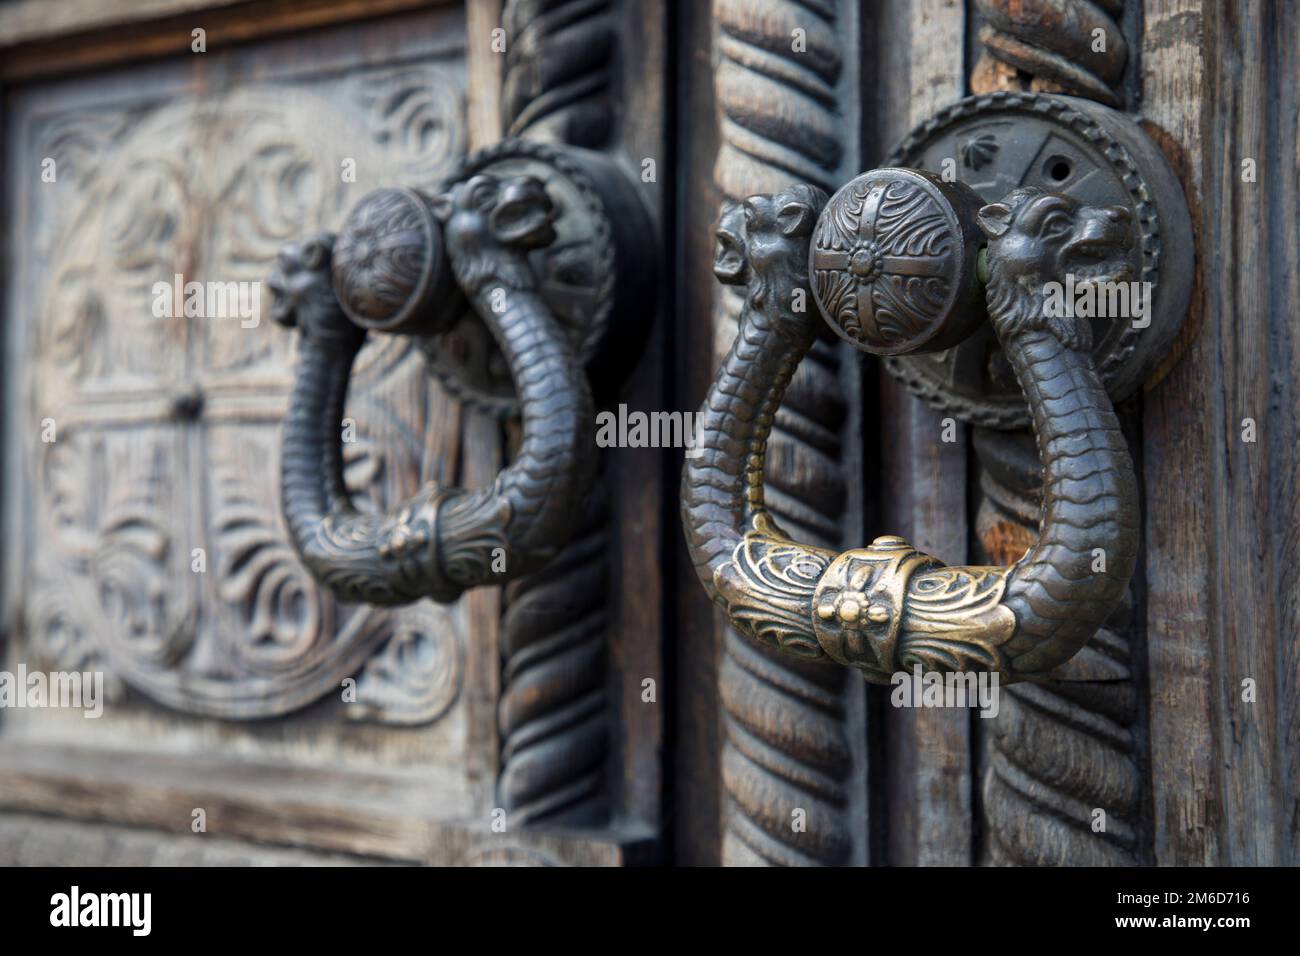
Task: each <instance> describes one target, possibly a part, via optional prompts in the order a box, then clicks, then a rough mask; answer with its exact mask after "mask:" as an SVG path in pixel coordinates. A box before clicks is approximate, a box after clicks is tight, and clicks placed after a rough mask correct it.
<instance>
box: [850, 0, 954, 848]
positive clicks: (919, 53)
mask: <svg viewBox="0 0 1300 956" xmlns="http://www.w3.org/2000/svg"><path fill="white" fill-rule="evenodd" d="M876 24H877V29H878V31H879V32H877V33H876V35H875V41H874V42H875V48H876V49H877V50H878V51H879V54H880V56H879V59H878V65H877V77H876V84H877V87H878V89H879V90H880V95H879V100H878V103H879V114H878V116H877V119H876V126H875V143H876V149H875V153H874V155H872V156H871V157H870V159H871V160H874V161H879V159H880V158H882V157H883V156H884V155H886V154H888V153H889V151H890V150H891V149H892V145H893V143H894V142H896V141H897V140H898V139H899V138H901V137H902V136H903V134H905V133H906V132H907V131H908V130H909V129H911V128H912V127H913V126H914V125H916V124H917V123H919V122H921V121H922V120H924V119H926V118H927V117H928V116H929V115H930V114H931V113H933V112H934V111H935V110H937V109H939V108H940V107H943V106H946V105H948V104H949V103H951V102H952V101H953V100H955V99H957V98H959V97H960V96H961V95H962V93H963V91H964V89H965V73H964V69H963V60H962V56H961V51H962V50H963V49H964V47H965V30H966V17H965V11H964V7H963V4H961V3H960V2H956V0H890V2H888V3H886V4H885V5H884V8H883V9H882V10H881V11H880V12H879V13H878V15H877V17H876ZM869 35H870V34H869ZM879 381H880V385H879V402H880V408H879V414H878V417H879V419H880V420H881V421H882V422H887V423H889V424H888V425H887V426H886V427H884V428H882V431H881V434H880V435H879V436H878V437H877V439H876V448H875V449H874V451H875V453H876V456H875V460H876V461H877V462H878V467H879V468H880V469H881V475H882V478H881V481H882V489H883V493H882V495H881V497H880V501H881V507H880V509H879V511H878V512H877V513H876V514H871V515H869V520H870V521H871V526H870V527H869V529H868V535H867V539H866V540H870V538H871V537H872V536H873V535H876V534H900V535H903V536H905V537H907V538H908V540H909V541H911V542H912V543H913V544H914V545H915V546H916V547H917V548H919V549H920V550H922V551H926V552H928V553H930V554H933V555H935V556H936V557H938V558H939V559H940V560H942V561H945V562H947V563H948V564H957V565H960V564H965V563H966V559H967V541H968V530H969V529H968V522H967V517H966V474H967V464H966V462H967V448H966V428H965V426H964V425H961V424H960V423H958V424H957V426H956V439H957V440H956V441H954V442H951V443H949V442H944V441H943V431H944V427H943V416H942V415H941V414H940V413H939V412H936V411H935V410H933V409H931V408H930V407H929V406H927V405H925V404H924V403H922V402H921V401H920V400H918V399H916V398H914V397H913V396H912V395H910V394H908V392H907V390H906V389H905V388H904V387H903V386H902V385H901V384H900V383H899V382H898V381H896V380H895V379H894V378H892V377H891V376H889V375H887V374H884V373H883V372H882V373H881V374H880V379H879ZM868 417H877V416H870V415H869V416H868ZM868 461H870V459H868ZM872 693H873V694H876V695H878V696H879V698H880V701H881V703H880V704H879V705H878V708H879V712H880V713H881V714H882V715H883V718H884V720H885V724H886V726H885V730H884V740H885V746H886V759H885V765H886V767H887V768H888V769H887V771H886V774H887V775H886V776H885V777H884V779H883V781H882V783H883V790H884V797H885V804H884V805H883V806H877V807H876V808H875V810H874V812H875V813H876V814H878V815H881V816H882V817H883V819H884V822H883V825H884V826H885V827H886V828H887V829H886V833H887V836H888V844H887V846H886V847H884V848H882V850H883V853H882V854H881V855H880V857H879V858H880V860H881V861H882V862H889V863H892V864H898V865H929V864H939V865H950V866H951V865H965V864H968V863H970V862H971V852H972V835H971V834H972V822H973V809H972V799H973V782H972V769H971V740H970V715H969V713H967V712H966V711H964V710H943V709H939V710H922V709H915V710H899V709H895V708H893V707H890V706H889V704H888V700H887V698H888V692H887V690H885V689H881V690H874V689H873V691H872Z"/></svg>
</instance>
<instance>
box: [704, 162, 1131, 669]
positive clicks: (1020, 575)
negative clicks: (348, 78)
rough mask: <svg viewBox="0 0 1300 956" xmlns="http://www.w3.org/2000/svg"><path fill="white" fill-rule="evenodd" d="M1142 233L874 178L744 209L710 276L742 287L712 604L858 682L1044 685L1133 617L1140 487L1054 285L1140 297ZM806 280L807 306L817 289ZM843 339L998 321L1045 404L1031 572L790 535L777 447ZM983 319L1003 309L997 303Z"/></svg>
mask: <svg viewBox="0 0 1300 956" xmlns="http://www.w3.org/2000/svg"><path fill="white" fill-rule="evenodd" d="M1131 232H1132V230H1131V223H1130V216H1129V212H1128V210H1127V209H1125V208H1123V207H1119V206H1113V207H1112V206H1106V207H1089V206H1085V205H1082V204H1081V203H1079V202H1078V201H1077V200H1075V199H1072V198H1070V197H1069V196H1066V195H1062V194H1057V193H1051V192H1045V191H1043V190H1039V189H1019V190H1016V191H1015V192H1013V193H1011V194H1010V195H1009V196H1007V197H1006V198H1005V199H1004V200H1003V201H1002V202H998V203H990V204H987V205H986V204H984V203H983V202H982V201H981V200H980V198H979V197H978V196H977V195H976V194H975V193H974V192H973V191H972V190H971V189H969V188H968V187H966V186H965V185H963V184H961V183H956V182H945V181H943V180H941V179H940V178H938V177H936V176H933V175H931V174H929V173H925V172H921V171H919V170H911V169H899V168H892V169H878V170H873V171H871V172H869V173H865V174H863V175H862V176H859V177H858V178H857V179H854V180H853V181H852V182H850V183H848V184H847V185H846V186H844V187H843V188H842V189H841V190H839V191H838V192H837V193H836V194H835V196H834V197H833V198H832V199H830V200H829V202H827V200H826V197H825V194H824V193H822V192H821V191H820V190H818V189H815V188H813V187H810V186H793V187H791V188H790V189H788V190H787V191H785V192H783V193H779V194H775V195H765V196H754V197H751V198H750V199H748V200H746V201H745V202H744V203H743V204H739V205H735V206H730V207H728V208H727V209H726V210H725V211H724V212H723V215H722V218H721V221H720V225H719V228H718V252H717V261H716V264H715V272H716V273H717V275H718V277H719V278H720V280H721V281H723V282H728V283H733V284H738V285H744V286H746V288H747V293H748V294H747V298H746V307H745V310H744V312H743V314H742V317H741V323H740V331H739V334H738V335H737V338H736V342H735V344H734V346H733V347H732V350H731V353H730V354H729V355H728V357H727V359H726V361H725V363H724V365H723V367H722V369H721V371H720V372H719V373H718V376H717V379H716V381H715V383H714V385H713V387H712V389H711V390H710V392H709V396H708V399H707V400H706V402H705V405H704V408H703V411H702V415H703V421H704V425H703V435H702V440H701V443H702V444H703V446H704V451H703V453H702V454H700V455H699V456H698V457H696V458H694V459H688V461H687V464H686V469H685V473H684V475H683V489H682V502H683V503H682V516H683V521H684V524H685V527H686V534H687V539H688V544H689V546H690V550H691V553H692V556H693V558H694V561H695V564H696V569H697V571H698V573H699V575H700V579H701V581H702V582H703V583H704V586H705V588H706V590H708V591H709V593H710V595H711V596H712V597H713V598H714V600H715V601H716V602H717V603H718V604H720V605H721V606H722V607H723V608H724V609H725V610H726V611H727V613H728V615H729V616H730V619H731V622H732V624H733V625H734V626H735V627H736V628H737V629H739V630H740V631H742V632H743V633H746V634H748V635H749V636H751V637H752V638H754V639H756V640H758V641H761V642H763V643H767V644H771V645H774V646H776V647H779V648H782V649H784V650H786V651H788V652H790V653H792V654H796V655H799V656H802V657H809V658H824V659H830V660H833V661H837V662H839V663H841V664H847V665H851V666H854V667H858V668H861V669H862V671H863V672H864V675H865V676H866V677H867V678H868V679H869V680H874V681H880V682H886V681H888V680H889V678H890V675H891V674H893V673H894V672H895V671H897V670H899V669H909V670H910V669H911V668H912V667H913V666H914V665H918V664H919V665H920V666H922V667H923V668H924V669H926V670H943V671H947V670H993V671H998V672H1000V674H1001V675H1002V677H1003V679H1004V680H1018V679H1023V678H1025V677H1029V676H1033V675H1036V674H1037V675H1041V674H1043V673H1044V672H1046V671H1049V670H1051V669H1052V668H1053V667H1055V666H1056V665H1058V664H1060V663H1062V662H1063V661H1065V660H1067V659H1068V658H1070V657H1071V656H1073V655H1074V654H1075V653H1076V652H1077V651H1078V650H1079V649H1080V648H1081V647H1082V646H1083V644H1084V643H1085V642H1086V641H1087V640H1088V639H1089V637H1091V636H1092V634H1093V633H1094V632H1095V631H1096V629H1097V628H1098V627H1099V626H1100V625H1101V624H1102V623H1103V621H1104V620H1105V619H1106V618H1107V617H1108V616H1109V615H1110V614H1111V612H1112V611H1113V610H1114V609H1115V606H1116V605H1117V603H1118V602H1119V601H1120V600H1121V599H1122V598H1123V596H1124V593H1125V591H1126V589H1127V586H1128V582H1129V578H1130V577H1131V575H1132V573H1133V568H1134V565H1135V563H1136V556H1137V544H1138V521H1139V514H1138V497H1137V482H1136V478H1135V476H1134V473H1133V465H1132V462H1131V461H1130V458H1129V454H1128V450H1127V446H1126V444H1125V441H1124V438H1123V436H1122V434H1121V433H1120V428H1119V423H1118V421H1117V420H1116V417H1115V413H1114V410H1113V408H1112V407H1111V401H1110V399H1109V398H1108V397H1107V394H1106V391H1105V389H1104V388H1103V387H1102V385H1101V383H1100V381H1099V379H1098V377H1097V373H1096V370H1095V368H1094V367H1093V360H1092V358H1091V356H1090V353H1089V342H1090V335H1089V326H1088V324H1087V323H1086V322H1085V321H1082V320H1079V319H1075V318H1066V317H1056V316H1055V315H1054V310H1052V309H1048V308H1046V307H1045V301H1044V286H1045V284H1046V283H1048V282H1051V281H1053V280H1062V279H1063V278H1064V274H1065V273H1070V274H1072V276H1073V280H1074V281H1075V282H1076V283H1089V282H1091V283H1104V282H1119V281H1122V280H1125V279H1127V278H1130V275H1129V272H1130V267H1129V257H1128V255H1127V252H1126V249H1127V248H1128V246H1129V244H1130V243H1131V241H1132V237H1131ZM810 278H811V290H809V288H808V284H809V279H810ZM809 291H811V293H812V296H813V298H814V299H815V300H816V302H817V306H818V309H820V311H821V313H822V315H823V316H824V317H825V319H826V321H827V322H828V323H829V324H830V325H831V327H832V328H833V329H835V330H836V332H838V333H839V334H840V335H841V336H843V337H844V338H846V339H848V340H849V341H850V342H852V343H853V344H855V345H856V346H857V347H859V348H861V349H863V350H865V351H871V352H875V353H877V354H891V355H898V354H905V353H908V352H917V351H930V350H935V349H942V348H947V347H949V346H950V345H952V344H954V343H955V342H957V341H960V340H961V339H962V338H964V337H965V336H966V335H968V334H970V333H971V332H972V331H973V330H974V329H975V328H976V327H978V326H979V324H980V323H982V322H983V321H984V320H985V318H987V319H988V320H990V321H991V322H992V325H993V328H994V330H995V331H996V333H997V335H998V338H999V339H1000V341H1001V343H1002V346H1003V350H1004V352H1005V353H1006V355H1007V357H1008V359H1009V361H1010V362H1011V365H1012V368H1013V370H1014V372H1015V375H1016V377H1017V379H1018V381H1019V383H1020V386H1021V388H1022V390H1023V392H1024V395H1025V399H1026V401H1027V402H1028V405H1029V408H1030V411H1031V415H1032V420H1033V426H1034V432H1035V435H1036V437H1037V441H1038V449H1039V455H1040V458H1041V460H1042V467H1043V509H1042V516H1041V519H1040V522H1039V534H1038V540H1037V542H1036V543H1035V544H1034V545H1033V547H1031V548H1030V549H1029V550H1028V552H1026V554H1025V555H1024V557H1022V558H1021V559H1020V560H1019V561H1018V562H1016V564H1014V565H1013V566H1011V567H1010V568H1000V567H954V568H949V567H945V566H944V565H943V564H942V563H941V562H939V561H937V560H936V559H934V558H932V557H930V556H929V555H926V554H923V553H921V552H918V551H917V550H916V549H914V548H913V547H911V546H910V545H909V544H908V543H907V542H905V541H904V540H902V539H901V538H897V537H892V536H888V537H880V538H877V539H876V540H875V541H874V542H872V544H871V545H869V546H868V547H866V548H861V549H855V550H851V551H846V552H844V553H842V554H836V553H835V552H833V551H828V550H824V549H821V548H814V547H809V546H805V545H801V544H799V543H798V542H795V541H792V540H790V539H789V537H787V536H786V535H785V534H784V533H783V532H782V531H781V530H780V529H779V528H777V527H776V525H775V524H774V523H773V521H772V519H771V518H770V516H769V515H768V513H767V511H766V509H765V507H764V503H763V472H764V450H765V442H766V439H767V437H768V434H769V432H770V430H771V427H772V421H773V418H774V416H775V414H776V411H777V409H778V408H779V406H780V404H781V399H782V396H783V394H784V391H785V388H786V386H787V385H788V384H789V382H790V378H791V376H792V375H793V373H794V370H795V368H796V366H797V365H798V363H799V361H800V360H801V359H802V358H803V356H804V354H805V353H806V352H807V350H808V349H809V347H810V346H811V344H812V341H813V338H814V336H815V335H816V332H817V326H818V322H819V321H820V319H819V317H818V315H817V309H813V308H811V307H809V308H805V309H802V310H801V309H799V308H798V304H799V303H801V302H803V301H806V299H807V297H808V293H809ZM981 299H983V300H985V302H986V304H987V312H985V310H984V308H983V307H982V306H981V301H980V300H981Z"/></svg>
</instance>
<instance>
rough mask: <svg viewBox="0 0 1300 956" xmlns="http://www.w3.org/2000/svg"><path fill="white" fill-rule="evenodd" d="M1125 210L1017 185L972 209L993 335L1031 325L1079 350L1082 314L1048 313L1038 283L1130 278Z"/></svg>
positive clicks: (1084, 331) (1084, 339)
mask: <svg viewBox="0 0 1300 956" xmlns="http://www.w3.org/2000/svg"><path fill="white" fill-rule="evenodd" d="M1132 219H1133V217H1132V214H1131V213H1130V212H1129V210H1128V209H1126V208H1125V207H1123V206H1085V205H1083V204H1082V203H1080V202H1079V201H1078V200H1076V199H1072V198H1071V197H1069V196H1065V195H1061V194H1060V193H1049V192H1045V191H1043V190H1041V189H1034V188H1024V189H1017V190H1016V191H1015V192H1013V193H1011V194H1010V195H1008V196H1007V197H1006V198H1005V199H1003V200H1002V201H1001V202H995V203H989V204H988V205H987V206H984V207H983V208H982V209H980V211H979V225H980V228H981V229H982V230H983V231H984V234H985V235H986V236H987V237H988V240H989V244H988V252H987V256H988V269H989V284H988V304H989V315H990V318H991V319H992V321H993V324H994V327H995V328H996V329H997V331H998V334H999V335H1006V334H1009V333H1013V332H1017V331H1024V330H1028V329H1038V330H1041V331H1047V332H1050V333H1051V334H1052V335H1054V336H1056V337H1057V338H1058V339H1060V341H1061V342H1062V343H1063V344H1064V345H1066V346H1067V347H1068V348H1072V349H1076V350H1086V349H1087V348H1089V347H1090V344H1091V337H1092V336H1091V329H1090V327H1089V325H1088V322H1087V320H1086V319H1078V318H1073V317H1065V316H1048V315H1047V314H1046V310H1045V309H1044V307H1043V306H1044V298H1045V295H1046V293H1045V290H1044V286H1045V285H1046V283H1049V282H1063V281H1064V280H1065V277H1066V276H1067V275H1073V276H1074V282H1075V289H1076V290H1078V289H1081V288H1082V287H1084V286H1085V285H1087V284H1088V283H1096V284H1098V285H1101V284H1106V283H1112V282H1126V281H1128V280H1129V279H1131V278H1132V276H1133V268H1132V265H1131V263H1130V260H1129V255H1128V250H1129V249H1130V247H1131V246H1132V242H1133V231H1132Z"/></svg>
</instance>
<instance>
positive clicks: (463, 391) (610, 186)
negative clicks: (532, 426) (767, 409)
mask: <svg viewBox="0 0 1300 956" xmlns="http://www.w3.org/2000/svg"><path fill="white" fill-rule="evenodd" d="M484 172H486V173H491V174H493V175H496V176H499V177H508V176H525V175H527V176H534V177H536V178H537V179H538V180H540V181H541V182H542V183H543V184H544V186H545V188H546V192H547V195H548V196H549V197H550V199H551V201H552V202H553V203H554V204H555V208H556V211H557V213H558V215H557V217H556V220H555V223H554V226H555V231H556V239H555V241H554V242H553V243H551V244H550V245H549V246H547V247H546V248H544V249H538V250H535V251H534V252H533V253H532V256H531V264H532V266H533V269H534V271H535V272H536V274H537V276H538V278H539V281H540V291H541V294H542V298H543V299H544V300H545V302H546V304H547V306H548V307H549V308H550V309H551V311H552V313H553V314H554V315H555V318H556V320H557V321H558V322H559V323H560V324H561V325H562V326H563V328H564V329H565V330H566V331H567V332H568V334H569V335H570V337H571V341H572V342H573V346H574V349H575V351H576V353H577V358H578V361H579V362H580V363H581V364H582V365H584V366H585V367H586V368H587V370H588V373H589V375H590V376H591V380H592V388H593V392H594V393H595V394H596V395H597V396H599V395H600V394H601V393H602V390H603V386H604V384H605V383H606V382H617V381H621V380H622V378H623V376H624V374H625V372H626V366H627V365H628V363H629V362H630V361H632V360H633V359H634V357H635V355H636V354H639V351H640V344H641V342H642V340H643V339H644V335H645V331H646V328H645V326H646V322H645V321H644V320H646V319H648V318H649V316H650V315H651V314H652V313H651V303H652V300H653V276H654V273H655V263H654V262H653V261H647V262H629V261H624V259H626V258H627V256H628V251H629V250H644V254H645V255H647V256H651V257H653V255H654V253H653V250H654V249H655V248H656V244H655V242H654V241H652V239H651V238H650V237H651V232H652V226H651V223H650V219H649V214H648V212H647V210H646V208H645V207H644V205H642V202H641V199H640V197H639V196H637V195H636V194H635V186H634V185H633V184H632V182H631V180H630V179H629V178H628V177H627V175H626V174H625V173H623V171H622V170H621V169H619V168H618V167H617V166H616V165H615V164H614V163H613V162H612V161H611V160H610V159H608V158H607V157H605V156H603V155H601V154H599V153H593V152H589V151H587V150H581V149H575V148H572V147H564V148H562V149H561V148H557V147H554V146H549V145H546V144H543V143H536V142H532V141H529V140H504V141H502V142H501V143H498V144H496V145H494V146H490V147H488V148H486V149H483V150H480V151H479V152H477V153H475V154H474V155H472V156H470V157H469V158H468V159H467V160H466V161H465V163H464V165H463V166H462V167H461V169H460V170H459V171H458V172H457V173H456V175H455V176H454V177H452V181H453V182H456V181H463V180H465V179H468V178H469V177H470V176H473V175H476V174H478V173H484ZM615 317H617V320H618V322H619V323H620V324H619V328H618V330H617V333H616V334H615V332H614V330H612V329H611V327H610V326H611V323H612V321H613V320H614V318H615ZM420 345H421V348H422V349H423V351H424V353H425V355H426V357H427V359H428V363H429V371H430V373H431V374H432V375H434V376H435V377H436V378H438V379H439V380H440V381H441V382H442V383H443V385H444V386H445V387H446V388H447V390H448V391H449V392H451V393H452V394H453V395H455V396H456V397H458V398H460V399H462V400H463V401H466V402H468V403H470V404H472V405H474V406H476V407H478V408H480V409H483V410H485V411H488V412H490V413H492V414H495V415H499V416H501V417H503V418H506V417H511V416H514V415H516V414H518V411H519V405H518V401H517V399H516V397H515V389H514V383H513V382H512V381H511V378H510V370H509V368H508V367H507V365H506V362H505V359H504V358H503V357H502V355H501V353H500V350H499V349H498V348H497V345H496V342H495V341H493V339H492V336H491V334H490V333H489V332H488V329H487V327H486V326H485V325H484V324H483V322H482V320H481V319H479V317H478V316H477V315H475V314H474V312H473V311H472V310H470V309H468V308H465V309H464V310H463V311H462V313H461V315H460V316H459V318H457V319H455V320H454V321H453V322H452V323H451V324H450V326H449V327H447V328H445V329H443V330H440V331H436V332H433V333H431V334H429V335H426V336H422V337H421V340H420Z"/></svg>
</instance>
